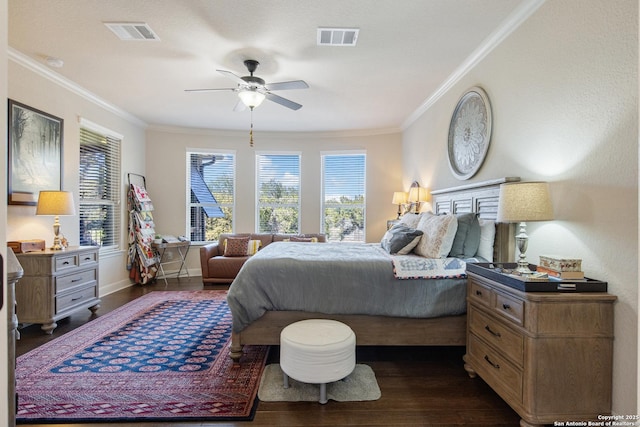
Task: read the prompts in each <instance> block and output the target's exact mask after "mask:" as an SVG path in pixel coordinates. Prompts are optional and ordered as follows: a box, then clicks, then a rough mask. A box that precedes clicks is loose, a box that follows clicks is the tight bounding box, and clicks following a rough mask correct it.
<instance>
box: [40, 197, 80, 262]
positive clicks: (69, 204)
mask: <svg viewBox="0 0 640 427" xmlns="http://www.w3.org/2000/svg"><path fill="white" fill-rule="evenodd" d="M75 214H76V209H75V205H74V204H73V194H72V193H71V192H70V191H41V192H40V195H39V196H38V206H37V208H36V215H54V216H55V219H54V221H53V234H54V236H55V237H54V239H53V246H52V247H51V250H54V251H61V250H64V246H62V244H61V242H60V218H59V216H60V215H75Z"/></svg>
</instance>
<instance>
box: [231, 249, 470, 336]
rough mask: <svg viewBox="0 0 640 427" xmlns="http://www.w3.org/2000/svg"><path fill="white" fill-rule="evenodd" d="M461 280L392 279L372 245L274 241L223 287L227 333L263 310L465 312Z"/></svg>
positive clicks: (386, 261)
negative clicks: (230, 318)
mask: <svg viewBox="0 0 640 427" xmlns="http://www.w3.org/2000/svg"><path fill="white" fill-rule="evenodd" d="M465 296H466V278H455V279H413V280H400V279H397V278H396V277H395V276H394V273H393V264H392V258H391V256H390V255H389V254H387V253H386V252H385V251H384V250H383V249H382V248H381V247H380V245H379V244H374V243H371V244H362V243H300V242H274V243H271V244H269V245H268V246H265V247H264V248H263V249H262V250H260V251H259V252H258V253H257V254H256V255H254V256H252V257H251V258H250V259H249V260H247V262H245V264H244V265H243V267H242V269H241V270H240V272H239V273H238V275H237V276H236V279H235V280H234V281H233V283H232V284H231V287H230V288H229V293H228V296H227V301H228V303H229V307H230V308H231V313H232V315H233V330H234V331H235V332H240V331H242V330H243V329H244V328H245V327H247V326H248V325H250V324H251V323H252V322H253V321H254V320H256V319H258V318H260V317H261V316H262V315H263V314H264V313H265V312H266V311H308V312H319V313H327V314H367V315H376V316H379V315H382V316H394V317H439V316H447V315H458V314H463V313H464V312H465V311H466V302H465Z"/></svg>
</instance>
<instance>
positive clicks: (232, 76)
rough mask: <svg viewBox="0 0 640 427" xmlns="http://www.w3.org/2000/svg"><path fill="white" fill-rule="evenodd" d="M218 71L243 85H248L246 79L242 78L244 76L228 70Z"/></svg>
mask: <svg viewBox="0 0 640 427" xmlns="http://www.w3.org/2000/svg"><path fill="white" fill-rule="evenodd" d="M216 71H217V72H219V73H220V74H222V75H224V76H225V77H227V78H230V79H231V80H233V81H234V82H236V83H237V84H239V85H243V86H246V84H247V82H245V81H244V80H242V78H241V77H240V76H238V75H236V74H234V73H232V72H231V71H226V70H216Z"/></svg>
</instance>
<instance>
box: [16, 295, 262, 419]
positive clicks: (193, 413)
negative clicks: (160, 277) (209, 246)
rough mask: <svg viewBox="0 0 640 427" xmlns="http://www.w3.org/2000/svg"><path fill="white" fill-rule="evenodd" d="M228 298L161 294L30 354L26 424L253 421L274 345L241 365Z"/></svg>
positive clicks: (23, 374)
mask: <svg viewBox="0 0 640 427" xmlns="http://www.w3.org/2000/svg"><path fill="white" fill-rule="evenodd" d="M225 297H226V291H180V292H175V291H174V292H171V291H166V292H151V293H149V294H147V295H145V296H143V297H141V298H138V299H136V300H135V301H132V302H130V303H128V304H127V305H125V306H123V307H120V308H118V309H116V310H114V311H112V312H110V313H107V314H105V315H104V316H100V317H99V318H97V319H95V320H93V321H91V322H89V323H87V324H85V325H83V326H81V327H79V328H77V329H75V330H73V331H71V332H69V333H67V334H65V335H63V336H60V337H59V338H57V339H55V340H53V341H50V342H48V343H47V344H45V345H43V346H41V347H38V348H37V349H35V350H32V351H30V352H29V353H27V354H25V355H23V356H20V357H19V358H18V359H17V362H16V380H17V392H18V413H17V421H18V423H35V422H50V423H51V422H56V423H58V422H59V423H62V422H114V421H116V422H117V421H231V420H251V419H253V416H254V412H255V407H256V406H257V402H258V401H257V391H258V386H259V384H260V378H261V376H262V372H263V370H264V366H265V361H266V357H267V353H268V347H261V346H254V347H245V356H244V357H243V359H242V364H241V365H237V364H234V363H233V362H232V361H231V359H230V358H229V349H228V347H229V345H230V338H231V313H230V312H229V308H228V306H227V303H226V299H225Z"/></svg>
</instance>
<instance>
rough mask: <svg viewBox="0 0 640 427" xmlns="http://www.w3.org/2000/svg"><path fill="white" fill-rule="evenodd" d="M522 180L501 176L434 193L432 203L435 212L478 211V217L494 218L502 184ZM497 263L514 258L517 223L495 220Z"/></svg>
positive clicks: (494, 250)
mask: <svg viewBox="0 0 640 427" xmlns="http://www.w3.org/2000/svg"><path fill="white" fill-rule="evenodd" d="M517 181H520V178H519V177H506V178H499V179H495V180H491V181H483V182H478V183H474V184H467V185H461V186H459V187H451V188H445V189H442V190H434V191H432V192H431V204H432V206H433V212H434V213H436V214H445V213H453V214H459V213H467V212H475V213H477V214H478V217H479V218H482V219H489V220H495V219H496V217H497V214H498V201H499V195H500V184H503V183H505V182H517ZM493 260H494V261H495V262H507V261H509V262H513V261H514V260H515V225H514V224H502V223H496V237H495V240H494V245H493Z"/></svg>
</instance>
